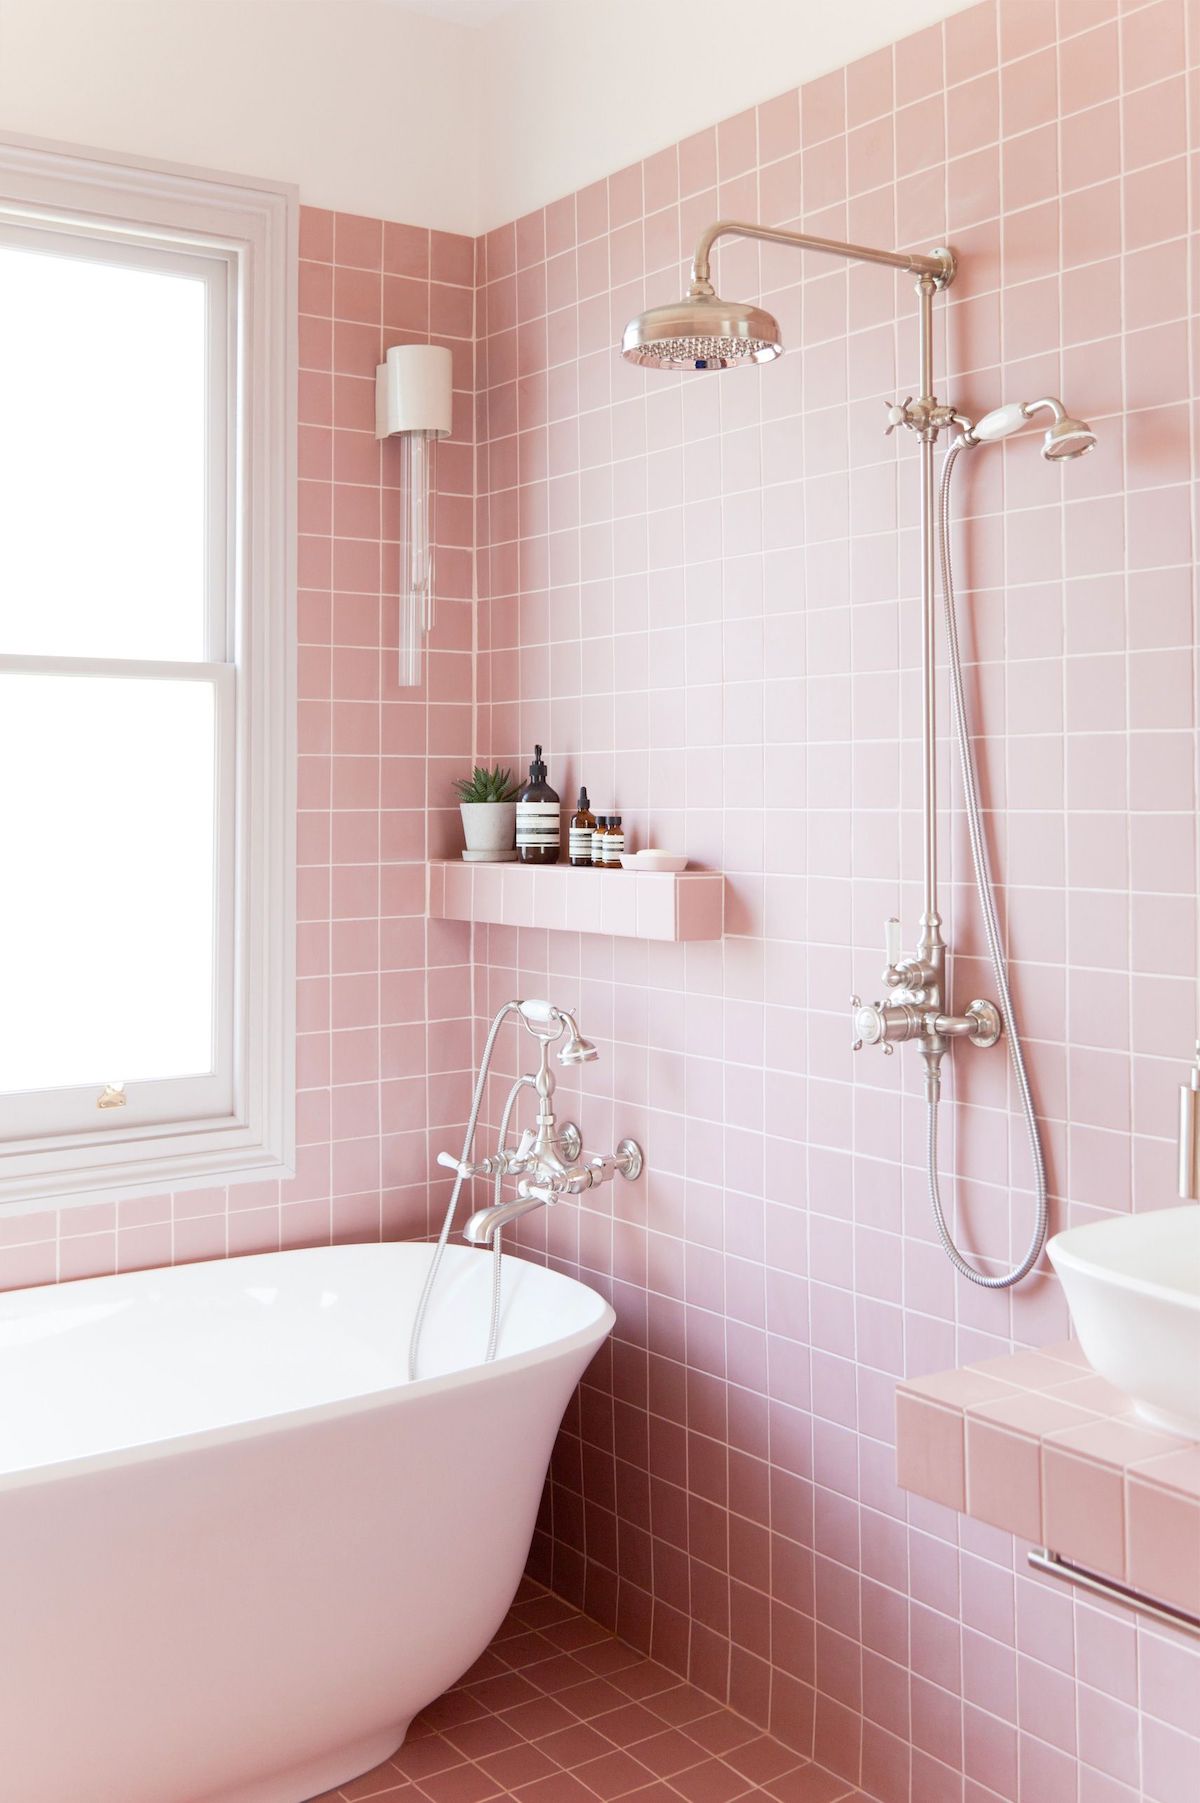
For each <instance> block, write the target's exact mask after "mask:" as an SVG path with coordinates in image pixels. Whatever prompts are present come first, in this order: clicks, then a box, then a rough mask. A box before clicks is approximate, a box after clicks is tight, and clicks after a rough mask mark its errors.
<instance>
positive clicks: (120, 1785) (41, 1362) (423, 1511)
mask: <svg viewBox="0 0 1200 1803" xmlns="http://www.w3.org/2000/svg"><path fill="white" fill-rule="evenodd" d="M431 1253H432V1248H431V1247H429V1246H428V1245H386V1246H378V1245H376V1246H341V1247H334V1248H330V1249H325V1248H321V1249H318V1250H314V1251H303V1252H281V1253H272V1254H267V1255H265V1256H262V1257H251V1258H238V1259H231V1260H229V1261H226V1262H218V1263H214V1264H206V1265H185V1266H180V1267H177V1268H176V1269H174V1270H167V1271H144V1272H138V1273H136V1274H134V1275H131V1276H127V1277H101V1278H92V1279H89V1280H87V1281H84V1282H77V1283H67V1284H61V1285H59V1286H57V1287H47V1288H44V1289H36V1290H19V1291H14V1292H12V1293H10V1294H8V1295H0V1644H2V1646H3V1656H2V1658H0V1672H2V1677H0V1774H2V1776H0V1790H2V1794H3V1796H4V1798H5V1799H9V1798H11V1799H12V1800H13V1803H18V1799H19V1803H301V1800H302V1799H306V1798H310V1797H313V1796H315V1795H317V1794H318V1793H319V1792H321V1791H324V1790H327V1789H329V1788H331V1787H332V1786H334V1785H337V1784H339V1783H345V1782H346V1781H347V1780H349V1779H350V1778H352V1777H354V1776H356V1775H357V1774H358V1773H359V1772H362V1771H365V1770H366V1769H367V1768H369V1767H370V1766H373V1765H376V1764H378V1763H379V1762H380V1761H381V1760H382V1759H384V1758H386V1756H387V1755H388V1754H389V1753H390V1752H392V1751H393V1750H394V1748H395V1747H396V1746H397V1745H398V1743H399V1742H400V1741H401V1740H402V1739H403V1737H404V1734H405V1731H406V1729H407V1727H408V1724H409V1721H410V1720H411V1718H412V1716H413V1715H414V1714H415V1713H416V1711H417V1710H419V1709H421V1708H422V1707H423V1706H424V1705H425V1704H426V1703H428V1702H429V1701H431V1699H432V1698H434V1697H436V1696H438V1695H439V1694H440V1693H441V1692H442V1691H443V1690H444V1689H445V1688H446V1687H447V1686H448V1685H449V1684H451V1683H452V1682H453V1681H454V1679H455V1678H457V1677H458V1676H459V1675H460V1673H461V1672H463V1671H464V1670H465V1669H466V1668H467V1666H468V1665H470V1664H471V1663H472V1662H473V1661H474V1659H475V1658H476V1657H477V1656H478V1654H479V1653H480V1652H481V1651H482V1649H483V1648H484V1647H485V1646H486V1645H487V1642H488V1641H489V1639H490V1638H491V1636H492V1634H493V1633H494V1632H495V1630H496V1628H497V1627H498V1626H499V1624H500V1622H501V1620H502V1619H503V1616H504V1614H505V1611H506V1610H507V1608H508V1606H509V1603H510V1602H511V1600H512V1597H513V1594H514V1592H515V1590H516V1587H517V1584H518V1582H519V1580H520V1576H521V1571H522V1568H523V1566H524V1562H525V1556H526V1554H527V1552H528V1549H529V1543H530V1539H531V1537H532V1534H533V1527H534V1520H535V1516H536V1512H537V1506H538V1498H539V1495H540V1492H541V1488H542V1480H543V1478H544V1476H545V1472H546V1467H547V1464H548V1462H549V1458H550V1451H551V1447H552V1445H553V1443H554V1436H555V1433H556V1430H557V1428H558V1425H559V1421H560V1419H561V1417H562V1413H563V1410H564V1408H565V1407H566V1404H567V1401H568V1398H569V1397H570V1394H571V1391H572V1390H573V1388H574V1387H575V1385H576V1383H577V1382H578V1381H579V1378H580V1376H581V1374H582V1372H583V1370H584V1367H585V1366H586V1364H587V1363H588V1360H589V1359H590V1358H591V1356H592V1354H593V1353H594V1352H595V1351H596V1349H597V1348H598V1347H599V1346H600V1344H601V1343H602V1341H603V1340H604V1338H605V1336H606V1335H607V1334H608V1332H609V1331H610V1329H611V1327H612V1323H613V1313H612V1310H611V1309H610V1308H609V1306H608V1304H607V1303H606V1302H605V1301H604V1300H603V1298H602V1297H600V1296H598V1295H596V1294H595V1293H594V1292H593V1291H592V1290H589V1289H586V1288H585V1287H584V1286H583V1285H582V1284H578V1283H574V1282H572V1281H571V1279H570V1278H567V1277H561V1276H559V1275H558V1274H557V1273H555V1272H553V1271H548V1270H545V1269H543V1268H541V1267H539V1266H536V1265H532V1264H528V1263H526V1262H524V1261H522V1260H519V1259H507V1258H506V1259H505V1272H504V1283H505V1292H504V1293H505V1302H504V1318H503V1326H502V1332H501V1338H500V1345H499V1357H498V1358H497V1361H496V1363H495V1364H492V1365H484V1364H481V1363H480V1362H479V1361H480V1360H481V1359H482V1356H483V1349H484V1344H485V1341H486V1336H487V1323H488V1307H489V1298H490V1287H489V1286H490V1263H491V1261H490V1258H489V1255H488V1254H487V1253H485V1252H474V1251H470V1250H468V1249H467V1248H465V1247H451V1248H449V1250H448V1251H447V1254H446V1262H445V1265H444V1266H443V1269H442V1272H441V1275H440V1277H439V1280H438V1288H437V1290H436V1291H435V1300H434V1303H433V1306H432V1307H431V1309H430V1312H429V1318H428V1323H427V1327H426V1334H425V1341H424V1351H423V1357H422V1368H421V1369H422V1374H421V1375H420V1376H419V1378H418V1381H417V1382H415V1383H412V1384H410V1383H408V1382H407V1381H406V1369H407V1347H408V1336H409V1331H410V1327H411V1323H412V1318H413V1313H414V1309H415V1305H416V1297H417V1293H418V1290H419V1288H420V1284H421V1280H422V1277H423V1276H424V1274H425V1272H426V1270H427V1269H428V1264H429V1259H430V1256H431ZM426 1374H427V1375H426Z"/></svg>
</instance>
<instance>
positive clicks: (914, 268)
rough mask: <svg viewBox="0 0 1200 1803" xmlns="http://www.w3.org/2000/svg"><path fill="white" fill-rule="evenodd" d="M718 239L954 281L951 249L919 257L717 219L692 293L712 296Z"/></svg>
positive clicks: (941, 282) (695, 264)
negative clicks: (779, 246)
mask: <svg viewBox="0 0 1200 1803" xmlns="http://www.w3.org/2000/svg"><path fill="white" fill-rule="evenodd" d="M718 238H758V239H760V240H761V241H762V242H763V243H765V244H787V245H790V246H791V247H792V249H793V250H815V251H819V252H820V253H821V255H822V256H826V257H845V258H846V260H847V261H848V262H851V263H882V264H884V265H885V266H886V267H887V268H889V269H900V270H903V271H904V272H905V273H906V274H908V275H916V276H928V278H929V279H930V281H932V283H933V285H934V287H935V288H945V287H946V286H947V285H948V284H949V283H950V282H952V281H953V280H954V257H953V254H952V253H951V252H950V251H948V250H938V251H932V252H926V253H925V254H919V253H918V252H916V251H908V250H877V249H876V248H875V246H874V245H871V244H846V243H843V242H842V240H841V239H840V238H817V237H814V236H813V235H812V233H811V232H789V231H786V230H785V229H784V228H783V227H782V226H778V225H759V224H757V223H756V222H755V221H753V220H743V219H716V220H714V221H713V223H712V224H711V225H709V226H706V227H705V229H704V230H703V232H701V234H700V237H699V239H698V240H697V243H696V249H695V253H694V255H693V257H692V292H693V293H694V294H696V293H698V294H711V293H712V291H713V286H712V267H711V265H712V248H713V245H714V244H715V243H716V242H717V239H718Z"/></svg>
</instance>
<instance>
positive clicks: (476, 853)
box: [454, 764, 517, 864]
mask: <svg viewBox="0 0 1200 1803" xmlns="http://www.w3.org/2000/svg"><path fill="white" fill-rule="evenodd" d="M454 787H455V788H456V789H457V790H458V811H459V813H460V814H461V815H462V823H463V837H464V838H465V839H466V842H467V848H466V850H465V851H464V852H463V857H464V858H466V859H467V860H468V862H475V863H481V864H484V863H489V864H500V863H504V862H506V861H507V860H509V859H511V858H514V857H515V856H516V852H515V849H514V840H515V838H516V829H517V802H516V794H517V785H516V783H515V782H514V781H513V773H512V771H511V770H501V768H500V766H499V764H497V765H496V766H495V767H494V769H491V770H481V769H480V767H479V765H478V764H477V765H476V766H475V768H474V770H472V772H471V774H470V776H469V777H467V776H460V777H459V778H458V780H457V781H456V782H455V785H454Z"/></svg>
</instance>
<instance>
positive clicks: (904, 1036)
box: [850, 915, 1004, 1091]
mask: <svg viewBox="0 0 1200 1803" xmlns="http://www.w3.org/2000/svg"><path fill="white" fill-rule="evenodd" d="M884 958H885V963H884V969H883V981H884V982H885V984H886V985H887V987H888V988H889V989H890V990H891V992H892V995H891V999H890V1000H889V1001H886V1002H864V1001H863V1000H862V998H861V996H857V995H852V996H851V997H850V1006H851V1008H852V1009H853V1010H854V1013H853V1017H852V1018H853V1028H852V1030H853V1034H854V1039H853V1045H852V1049H853V1050H854V1051H856V1052H860V1051H861V1050H862V1048H863V1047H864V1046H865V1045H877V1046H882V1047H883V1050H884V1052H885V1053H890V1052H891V1051H892V1048H893V1047H894V1046H897V1045H903V1044H904V1043H905V1042H906V1041H907V1040H910V1039H911V1040H916V1041H918V1042H919V1045H920V1050H921V1054H922V1056H923V1057H924V1058H925V1061H926V1065H925V1069H926V1083H927V1085H928V1086H929V1087H930V1088H931V1090H934V1091H936V1089H937V1088H938V1087H939V1086H940V1076H939V1071H938V1067H939V1065H940V1063H941V1059H942V1057H943V1055H944V1054H945V1053H946V1052H947V1051H948V1050H949V1046H950V1041H951V1040H953V1039H966V1040H969V1041H970V1043H971V1044H972V1045H973V1046H976V1047H977V1048H978V1049H979V1050H980V1051H985V1050H986V1049H987V1047H988V1046H993V1045H995V1043H996V1041H997V1040H998V1039H999V1037H1000V1034H1001V1031H1002V1028H1003V1024H1004V1023H1003V1021H1002V1020H1001V1017H1000V1010H999V1008H997V1006H996V1004H995V1002H984V1001H974V1002H971V1003H970V1004H969V1006H968V1008H967V1011H966V1013H965V1014H944V1013H943V1012H942V1004H943V1001H944V984H945V975H946V947H945V944H944V943H943V940H942V936H941V932H940V930H939V927H938V925H937V923H936V922H933V923H932V924H931V925H930V926H928V927H927V928H926V929H925V931H924V932H923V934H922V936H921V943H920V945H919V946H918V947H917V952H916V956H915V957H913V958H901V956H900V922H899V921H898V920H897V919H896V918H895V916H894V915H893V916H892V918H891V919H890V920H888V921H887V923H886V924H885V926H884Z"/></svg>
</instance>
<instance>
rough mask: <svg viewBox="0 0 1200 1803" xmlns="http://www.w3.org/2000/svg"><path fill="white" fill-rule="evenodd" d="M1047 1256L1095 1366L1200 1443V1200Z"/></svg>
mask: <svg viewBox="0 0 1200 1803" xmlns="http://www.w3.org/2000/svg"><path fill="white" fill-rule="evenodd" d="M1046 1250H1047V1251H1048V1252H1049V1254H1050V1262H1051V1264H1052V1265H1053V1266H1054V1269H1055V1270H1056V1271H1057V1272H1058V1274H1059V1276H1060V1277H1061V1278H1062V1285H1063V1289H1064V1290H1065V1291H1066V1296H1067V1303H1068V1306H1069V1307H1070V1310H1071V1319H1072V1321H1073V1322H1074V1324H1075V1331H1076V1333H1077V1334H1078V1336H1079V1343H1080V1345H1081V1346H1082V1347H1083V1350H1084V1352H1085V1354H1086V1355H1087V1359H1088V1363H1089V1364H1090V1365H1091V1366H1092V1369H1093V1370H1094V1371H1098V1372H1099V1373H1100V1375H1101V1377H1106V1378H1107V1379H1108V1381H1109V1383H1110V1384H1113V1385H1115V1387H1116V1388H1117V1389H1118V1390H1121V1391H1123V1392H1124V1394H1125V1395H1126V1396H1128V1397H1130V1398H1131V1399H1132V1400H1133V1402H1134V1404H1135V1405H1136V1408H1137V1412H1138V1414H1139V1415H1140V1416H1142V1417H1143V1419H1144V1420H1146V1421H1150V1422H1152V1423H1153V1424H1154V1425H1155V1426H1156V1427H1163V1428H1168V1429H1170V1430H1171V1431H1172V1432H1173V1433H1177V1434H1186V1435H1187V1436H1188V1437H1189V1438H1190V1439H1193V1440H1197V1439H1200V1203H1188V1205H1187V1206H1186V1207H1184V1208H1159V1209H1154V1210H1152V1211H1151V1212H1150V1213H1149V1214H1143V1215H1120V1216H1117V1217H1114V1219H1113V1220H1111V1221H1093V1222H1091V1223H1090V1225H1089V1226H1087V1227H1071V1228H1068V1230H1067V1231H1066V1232H1065V1233H1059V1234H1056V1235H1055V1236H1054V1238H1053V1239H1052V1240H1051V1241H1050V1244H1049V1245H1048V1247H1047V1248H1046Z"/></svg>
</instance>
